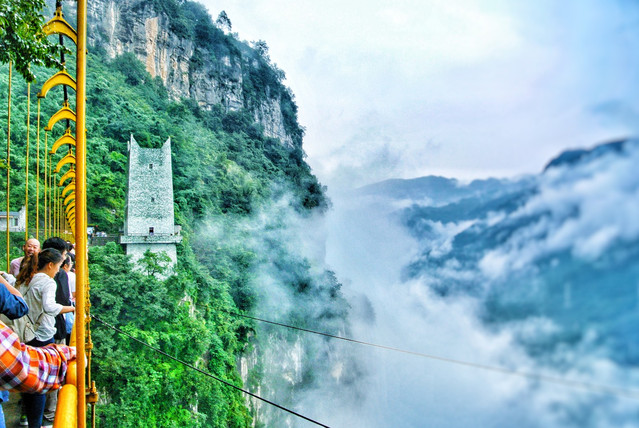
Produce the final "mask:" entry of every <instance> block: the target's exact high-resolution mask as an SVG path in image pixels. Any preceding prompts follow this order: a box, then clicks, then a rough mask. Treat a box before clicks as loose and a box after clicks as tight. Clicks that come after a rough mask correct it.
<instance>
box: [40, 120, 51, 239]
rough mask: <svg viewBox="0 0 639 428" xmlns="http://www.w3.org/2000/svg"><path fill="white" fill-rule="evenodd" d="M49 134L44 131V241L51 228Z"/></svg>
mask: <svg viewBox="0 0 639 428" xmlns="http://www.w3.org/2000/svg"><path fill="white" fill-rule="evenodd" d="M48 137H49V134H48V133H47V131H44V212H43V213H42V214H43V216H44V239H47V237H48V235H47V227H48V226H49V222H48V218H47V209H48V208H49V196H48V184H49V178H48V177H49V154H48V152H47V150H48V147H47V145H48V144H47V140H48Z"/></svg>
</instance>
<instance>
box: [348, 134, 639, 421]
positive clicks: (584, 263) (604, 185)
mask: <svg viewBox="0 0 639 428" xmlns="http://www.w3.org/2000/svg"><path fill="white" fill-rule="evenodd" d="M638 166H639V140H635V139H629V140H624V141H616V142H611V143H606V144H601V145H598V146H596V147H594V148H592V149H584V150H570V151H566V152H564V153H561V154H560V155H559V156H557V157H556V158H554V159H553V160H551V161H550V162H549V163H548V164H547V165H546V167H545V168H544V170H543V172H541V173H540V174H538V175H536V176H528V177H524V178H521V179H517V180H495V179H492V180H477V181H473V182H472V183H470V184H462V183H460V182H459V181H457V180H454V179H447V178H442V177H423V178H418V179H413V180H388V181H384V182H381V183H376V184H373V185H370V186H366V187H364V188H362V189H359V192H360V194H361V195H363V196H366V197H371V196H373V197H378V198H382V199H383V200H384V201H389V200H390V201H393V200H408V204H407V201H403V203H402V204H401V206H402V208H401V209H398V210H396V211H395V212H394V214H393V215H394V217H395V218H396V219H397V220H398V221H399V222H400V224H401V225H403V226H404V227H405V228H406V230H407V231H408V232H409V234H410V235H411V236H412V237H414V238H415V240H416V241H417V243H418V245H419V250H418V253H417V254H415V255H414V257H413V260H412V261H411V262H410V263H409V264H408V265H407V266H405V267H404V270H403V281H404V282H407V283H410V284H412V286H413V287H414V286H415V285H414V284H420V285H421V286H422V287H425V288H428V289H429V290H430V292H432V293H433V295H435V296H437V297H438V298H440V299H443V300H445V301H449V302H456V301H464V302H465V301H468V300H469V299H470V300H472V301H473V302H475V305H476V306H474V307H475V308H476V310H477V314H478V317H479V319H480V322H481V323H482V326H483V328H488V329H490V330H491V331H495V332H502V333H504V334H508V335H510V336H509V337H512V340H513V341H514V343H516V344H517V345H519V346H521V347H522V348H523V349H525V350H526V352H527V354H528V357H529V358H532V359H533V360H534V361H535V363H536V364H539V365H540V366H542V367H545V369H546V370H557V369H558V370H560V371H561V370H568V369H570V370H573V375H575V374H577V375H583V377H584V378H593V377H594V376H595V374H594V373H598V376H601V378H602V379H604V383H612V384H614V385H619V386H620V387H621V388H625V387H627V388H632V387H636V383H635V384H633V382H632V381H631V380H630V378H627V377H626V376H625V375H624V374H623V373H626V372H627V371H628V370H635V368H636V367H637V365H639V346H637V331H639V311H638V310H637V309H638V308H639V295H638V294H637V285H638V282H637V281H638V278H639V169H638ZM602 364H604V365H602ZM576 367H580V369H579V370H577V369H576ZM601 367H608V368H607V369H606V370H607V371H601ZM596 397H597V396H596V395H593V397H592V400H596ZM599 398H601V397H599ZM607 398H608V403H609V405H605V406H603V407H601V408H599V410H598V411H599V412H600V413H599V414H598V415H595V413H594V410H593V409H592V408H591V406H589V405H588V404H585V403H587V402H588V401H584V402H576V401H574V400H572V399H570V398H565V399H560V400H559V401H557V403H555V404H554V406H555V407H554V411H560V412H562V414H565V415H573V416H565V417H564V419H562V422H561V423H560V425H558V426H614V425H615V424H617V425H624V423H625V424H626V426H637V425H636V422H637V420H636V413H635V414H634V418H635V419H633V416H632V413H631V412H623V411H619V412H617V410H615V409H613V407H614V406H615V404H614V403H617V402H618V401H615V399H613V398H610V397H607ZM597 403H601V401H597ZM597 418H603V419H601V420H603V421H607V422H606V423H603V422H602V424H598V423H597V422H594V421H596V420H598V419H597ZM615 418H619V419H618V420H615ZM613 420H615V422H611V421H613ZM608 422H610V424H609V423H608Z"/></svg>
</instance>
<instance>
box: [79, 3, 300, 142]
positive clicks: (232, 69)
mask: <svg viewBox="0 0 639 428" xmlns="http://www.w3.org/2000/svg"><path fill="white" fill-rule="evenodd" d="M157 5H158V2H154V1H150V0H95V1H91V2H89V4H88V14H89V21H88V22H89V43H90V44H93V45H95V44H99V45H100V46H102V47H103V48H104V49H105V50H106V52H107V54H108V55H109V56H110V57H115V56H117V55H120V54H123V53H125V52H132V53H134V54H135V55H136V56H137V58H138V59H140V61H142V62H143V63H144V64H145V66H146V70H147V71H148V72H149V73H150V74H151V76H153V77H156V76H159V77H160V78H161V79H162V81H163V82H164V84H165V86H166V88H167V90H168V92H169V95H170V96H171V97H173V98H176V99H179V98H181V97H188V98H192V99H194V100H195V101H197V103H198V104H199V105H200V107H202V108H204V109H211V108H213V106H215V105H221V106H223V108H224V109H225V110H227V111H236V110H239V109H241V108H248V109H249V110H250V111H251V113H252V115H253V117H254V118H255V120H256V121H257V122H258V123H260V124H261V125H262V126H263V128H264V133H265V134H266V135H267V136H269V137H273V138H277V139H279V140H280V141H281V142H282V144H285V145H287V146H289V147H295V146H296V145H299V144H300V143H301V141H300V139H295V138H293V136H292V135H290V134H289V132H287V130H286V128H285V125H284V115H283V113H282V98H281V94H275V95H272V96H270V97H267V98H266V99H263V100H260V102H258V103H255V102H254V101H253V102H248V99H247V94H246V93H245V92H246V91H245V89H244V79H245V76H247V74H248V71H247V67H254V63H255V61H253V60H251V59H247V58H244V55H242V54H240V55H238V53H240V52H239V51H236V52H224V50H222V51H221V52H220V51H219V50H218V51H214V48H213V47H210V48H206V47H204V48H203V47H202V46H197V44H196V43H195V42H194V40H193V38H192V37H186V36H184V35H180V34H178V33H176V31H174V29H172V26H171V17H170V16H169V15H168V14H167V13H165V12H163V11H162V10H161V7H158V6H157ZM228 37H230V36H228ZM244 51H245V53H246V52H250V51H251V50H250V48H248V47H247V46H245V49H244Z"/></svg>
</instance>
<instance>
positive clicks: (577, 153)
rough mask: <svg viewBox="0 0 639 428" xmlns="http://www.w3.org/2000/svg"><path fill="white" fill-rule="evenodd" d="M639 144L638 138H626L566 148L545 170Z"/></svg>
mask: <svg viewBox="0 0 639 428" xmlns="http://www.w3.org/2000/svg"><path fill="white" fill-rule="evenodd" d="M636 144H639V140H636V139H624V140H618V141H612V142H610V143H604V144H599V145H597V146H595V147H593V148H592V149H577V150H566V151H564V152H562V153H561V154H560V155H559V156H557V157H556V158H554V159H552V160H551V161H550V162H548V164H546V166H545V167H544V171H546V170H548V169H549V168H553V167H556V166H560V165H572V164H575V163H577V162H580V161H582V160H584V159H586V158H596V157H599V156H602V155H604V154H606V153H611V152H612V153H619V152H621V151H622V150H623V149H624V148H625V147H626V146H631V145H636Z"/></svg>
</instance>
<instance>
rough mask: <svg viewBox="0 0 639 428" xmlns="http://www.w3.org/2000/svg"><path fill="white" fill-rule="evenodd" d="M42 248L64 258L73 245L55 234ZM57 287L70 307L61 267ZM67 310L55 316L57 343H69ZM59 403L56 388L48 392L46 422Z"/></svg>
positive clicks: (60, 298)
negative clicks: (53, 250) (50, 249)
mask: <svg viewBox="0 0 639 428" xmlns="http://www.w3.org/2000/svg"><path fill="white" fill-rule="evenodd" d="M42 248H43V250H44V249H47V248H53V249H56V250H58V251H59V252H60V254H61V255H62V257H63V260H64V259H66V257H67V253H68V251H69V250H71V248H72V246H71V245H70V244H69V243H67V241H65V240H64V239H62V238H59V237H57V236H53V237H51V238H49V239H47V240H46V241H44V242H43V243H42ZM54 280H55V283H56V288H55V302H56V303H57V304H60V305H62V306H64V307H70V306H72V305H71V293H70V291H69V276H68V274H67V272H66V271H65V270H64V269H59V270H58V272H57V273H56V274H55V277H54ZM65 315H66V314H65V312H62V313H59V314H57V315H56V316H55V334H54V339H55V343H57V344H59V345H66V344H67V322H66V316H65ZM57 404H58V391H57V390H54V391H51V392H50V393H49V394H47V402H46V406H45V409H44V420H45V423H50V422H52V421H53V418H54V417H55V409H56V406H57Z"/></svg>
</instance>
